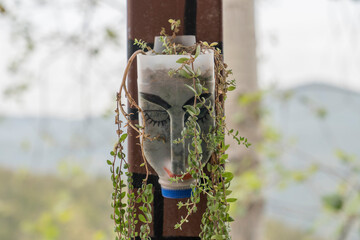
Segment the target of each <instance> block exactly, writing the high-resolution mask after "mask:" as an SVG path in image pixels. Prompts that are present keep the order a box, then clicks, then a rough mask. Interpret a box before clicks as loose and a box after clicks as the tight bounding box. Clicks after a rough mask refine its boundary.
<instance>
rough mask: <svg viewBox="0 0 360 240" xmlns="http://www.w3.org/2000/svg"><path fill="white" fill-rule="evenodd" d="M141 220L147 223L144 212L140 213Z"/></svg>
mask: <svg viewBox="0 0 360 240" xmlns="http://www.w3.org/2000/svg"><path fill="white" fill-rule="evenodd" d="M139 220H140V221H142V222H143V223H147V222H146V219H145V217H144V215H142V214H139Z"/></svg>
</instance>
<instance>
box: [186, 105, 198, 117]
mask: <svg viewBox="0 0 360 240" xmlns="http://www.w3.org/2000/svg"><path fill="white" fill-rule="evenodd" d="M184 108H185V109H186V110H187V112H188V113H189V114H190V115H192V116H194V115H197V111H196V109H195V108H194V107H193V106H191V105H185V106H184Z"/></svg>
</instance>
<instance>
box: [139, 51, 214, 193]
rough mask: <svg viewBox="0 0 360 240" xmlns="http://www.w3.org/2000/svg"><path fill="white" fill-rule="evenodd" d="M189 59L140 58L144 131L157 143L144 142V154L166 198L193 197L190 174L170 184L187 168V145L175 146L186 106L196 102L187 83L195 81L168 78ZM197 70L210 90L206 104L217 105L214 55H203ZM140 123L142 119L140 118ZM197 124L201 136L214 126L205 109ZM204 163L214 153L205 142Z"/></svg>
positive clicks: (172, 57) (166, 57) (177, 57)
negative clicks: (171, 180) (155, 173)
mask: <svg viewBox="0 0 360 240" xmlns="http://www.w3.org/2000/svg"><path fill="white" fill-rule="evenodd" d="M181 57H186V56H182V55H138V59H137V69H138V91H139V105H140V107H141V108H142V109H143V111H144V114H145V118H146V119H145V120H146V122H145V131H146V134H149V135H150V136H151V137H157V139H156V140H153V141H150V140H146V141H144V153H145V156H146V158H147V160H148V162H149V163H150V165H151V166H152V167H153V168H154V170H155V171H156V172H157V174H158V175H159V183H160V184H161V188H162V194H163V196H164V197H167V198H186V197H190V196H191V188H190V185H191V183H192V182H193V181H194V179H192V178H191V176H190V174H188V175H185V177H184V178H183V181H179V182H177V183H176V182H170V178H171V177H175V176H181V175H182V174H183V173H185V172H186V168H187V167H188V164H187V159H188V150H187V149H188V144H190V141H191V140H190V139H189V140H187V142H186V141H185V143H179V144H176V143H174V140H175V139H178V138H181V131H182V130H183V128H184V124H185V122H186V120H187V117H188V114H187V113H186V112H185V109H184V108H183V106H184V105H192V104H193V103H194V93H193V92H192V91H191V90H190V89H188V88H187V87H186V86H185V84H188V85H192V79H186V78H183V77H180V76H177V75H174V76H173V77H169V75H168V72H169V70H170V69H177V68H179V67H180V64H178V63H176V61H177V60H178V59H179V58H181ZM194 67H195V69H197V68H200V69H201V73H202V74H201V77H200V80H201V82H202V84H204V86H205V87H206V88H207V89H208V93H203V94H202V96H201V97H204V98H205V99H206V101H207V103H206V105H208V104H209V102H211V105H212V106H213V105H214V89H215V80H214V57H213V52H210V51H209V52H208V53H203V54H200V55H199V56H198V57H197V59H196V60H195V62H194ZM140 123H142V120H141V119H140ZM198 123H199V125H200V127H201V132H202V134H205V135H206V134H207V133H208V132H209V128H210V127H211V126H214V119H213V118H212V117H211V116H210V115H209V112H208V111H207V109H206V108H205V107H204V108H203V109H201V112H200V114H199V116H198ZM202 149H203V154H202V156H203V157H202V162H203V163H205V162H207V161H208V160H209V158H210V155H211V152H210V151H209V150H208V148H207V146H206V143H205V142H204V141H203V143H202Z"/></svg>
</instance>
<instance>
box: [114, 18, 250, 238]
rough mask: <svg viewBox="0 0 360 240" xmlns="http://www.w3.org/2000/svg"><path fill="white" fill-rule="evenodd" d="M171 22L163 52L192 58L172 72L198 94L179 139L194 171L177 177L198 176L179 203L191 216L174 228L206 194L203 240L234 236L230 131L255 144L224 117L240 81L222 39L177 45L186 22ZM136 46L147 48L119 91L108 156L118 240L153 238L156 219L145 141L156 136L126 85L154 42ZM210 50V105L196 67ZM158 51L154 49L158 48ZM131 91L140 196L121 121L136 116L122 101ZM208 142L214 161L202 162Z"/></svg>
mask: <svg viewBox="0 0 360 240" xmlns="http://www.w3.org/2000/svg"><path fill="white" fill-rule="evenodd" d="M169 23H170V24H171V30H172V31H173V33H172V35H171V36H170V35H167V34H166V32H165V29H164V28H163V29H162V31H161V35H162V36H161V41H162V43H163V46H164V51H163V53H162V54H166V55H170V54H176V55H177V54H181V55H186V57H181V58H179V59H178V60H177V63H179V64H180V67H179V68H178V69H173V70H171V71H169V76H174V75H179V76H182V77H183V78H186V79H191V80H192V84H191V85H187V87H188V88H189V89H190V90H191V91H192V92H193V93H194V95H195V101H194V104H192V105H186V106H184V108H185V109H186V112H187V114H188V115H189V117H188V118H187V121H186V122H185V127H184V129H183V131H182V136H181V138H179V139H177V140H175V142H177V143H180V142H184V141H185V139H190V142H191V143H190V144H189V146H188V151H189V155H188V169H187V171H186V174H185V173H184V174H183V175H182V176H180V177H174V178H173V179H172V181H174V182H176V181H182V180H183V179H184V177H185V176H186V175H188V174H190V175H191V176H192V177H193V178H194V179H195V181H194V183H193V184H192V185H191V188H192V196H191V197H190V198H189V199H188V200H187V201H186V202H179V203H178V207H179V208H186V209H187V214H186V215H185V216H182V217H181V220H180V222H178V223H177V224H176V225H175V226H174V227H175V229H182V226H183V224H184V223H185V222H188V221H189V220H188V219H189V216H190V215H191V214H193V213H195V212H196V211H197V205H198V203H199V202H200V196H201V195H205V196H206V198H207V208H206V211H205V213H204V214H203V216H202V221H201V223H202V224H201V233H200V237H201V238H202V239H230V235H229V232H230V226H229V222H231V221H232V220H233V219H232V218H231V217H230V215H229V209H230V203H232V202H235V201H236V199H235V198H230V197H229V195H230V194H231V191H230V190H229V189H228V188H229V186H230V183H231V180H232V179H233V174H232V173H231V172H227V171H226V170H225V164H226V162H227V158H228V155H227V154H226V153H225V152H226V150H227V149H228V148H229V145H226V144H225V141H224V139H225V135H227V134H228V135H231V136H232V137H233V138H234V139H236V141H237V142H238V144H243V145H244V146H245V147H249V146H250V143H249V142H248V140H247V139H246V138H245V137H241V136H239V132H237V131H236V132H234V130H232V129H228V128H227V127H226V123H225V116H224V101H225V100H226V93H227V91H232V90H234V89H235V81H234V80H228V79H227V78H228V77H229V75H231V73H232V72H231V70H228V69H227V65H226V64H225V63H224V62H223V58H222V55H221V51H220V49H219V48H216V45H217V43H211V44H208V43H207V42H200V43H197V44H196V45H194V46H190V47H185V46H182V45H180V44H175V43H174V41H173V40H174V39H175V36H176V33H177V32H178V31H179V27H180V20H172V19H170V20H169ZM135 44H136V45H138V46H139V47H140V48H141V50H138V51H136V52H135V53H134V54H133V55H132V56H131V57H130V59H129V62H128V66H127V67H126V71H125V74H124V77H123V81H122V84H121V86H120V90H119V92H118V93H117V108H116V110H115V112H116V118H115V123H116V124H117V126H118V129H117V135H118V141H117V142H116V144H115V146H114V149H113V151H111V153H110V154H111V156H113V159H112V160H108V161H107V163H108V164H109V167H110V172H111V179H112V181H113V189H114V191H113V194H112V198H113V203H112V207H113V209H114V213H113V214H112V215H111V218H112V219H113V220H114V224H115V232H116V233H117V237H116V239H117V240H119V239H132V238H134V237H138V236H139V237H140V238H141V239H149V234H150V228H149V224H150V223H151V222H152V217H151V202H152V201H153V198H154V197H153V195H152V185H150V184H147V183H146V181H147V176H148V165H147V162H146V157H145V155H144V150H143V143H144V140H146V139H148V140H153V139H154V138H152V137H151V136H149V135H147V134H145V128H146V125H145V117H144V112H143V111H142V109H141V108H140V107H139V106H138V104H137V103H136V102H135V101H134V100H133V98H132V96H131V95H130V94H129V93H128V91H127V89H126V85H125V82H126V76H127V72H128V70H129V67H130V66H131V64H132V62H133V60H134V59H135V57H136V56H137V55H138V54H144V50H148V51H152V49H150V48H149V47H148V45H147V44H146V43H145V42H144V41H142V40H137V39H136V40H135ZM206 51H213V52H214V65H215V81H216V84H215V104H213V105H211V104H206V101H205V99H204V98H201V97H200V96H201V94H202V93H206V92H207V91H208V89H206V88H205V87H204V86H203V85H202V84H201V81H200V76H201V71H200V69H195V68H194V62H195V61H196V59H197V58H198V56H199V55H200V54H201V53H205V52H206ZM152 52H153V53H155V52H154V51H152ZM123 92H124V93H125V96H126V97H127V98H128V101H129V103H130V105H131V106H132V107H135V108H137V109H138V112H139V114H141V115H142V121H143V122H142V125H141V126H143V127H141V126H139V125H133V123H132V122H131V121H130V120H128V121H127V122H126V126H130V127H131V128H133V129H134V130H135V131H136V132H137V133H138V135H139V137H140V139H141V140H140V146H141V151H142V156H143V159H144V162H143V164H141V165H142V166H143V167H145V168H146V173H147V175H146V178H145V179H144V181H143V183H142V187H141V188H140V189H138V190H137V192H136V194H135V190H134V187H133V185H132V178H131V177H132V175H131V173H130V172H125V173H124V172H123V168H124V169H127V168H128V167H129V165H128V163H127V162H126V160H125V154H124V152H123V149H124V148H123V144H124V141H125V139H126V137H127V134H126V133H123V131H122V130H121V126H122V122H121V121H120V118H119V114H120V112H121V113H122V114H123V115H124V116H125V118H126V119H129V116H130V114H128V113H126V111H125V110H124V108H123V106H124V104H122V98H121V94H122V93H123ZM201 108H206V109H207V110H208V112H209V114H210V116H211V117H212V118H213V119H214V120H215V127H213V128H212V129H211V131H209V133H208V134H203V133H202V132H201V128H200V126H199V124H198V121H197V120H198V116H199V114H200V112H201V111H200V109H201ZM203 141H205V142H206V143H207V146H208V147H209V148H210V149H211V151H212V152H213V154H212V156H211V158H210V161H209V162H208V163H205V164H204V163H202V162H201V159H202V152H203V149H202V146H201V145H202V142H203ZM124 174H125V176H127V179H128V183H127V185H128V189H129V190H128V193H127V194H126V192H125V187H126V184H125V182H124V179H123V175H124ZM125 196H127V202H126V203H125ZM135 203H136V204H140V205H141V204H142V205H141V206H140V207H139V208H138V209H139V210H140V211H141V213H140V212H137V209H136V208H135ZM138 223H141V226H140V232H139V233H138V232H137V230H136V227H135V226H136V225H137V224H138Z"/></svg>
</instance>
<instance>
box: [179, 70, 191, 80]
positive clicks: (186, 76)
mask: <svg viewBox="0 0 360 240" xmlns="http://www.w3.org/2000/svg"><path fill="white" fill-rule="evenodd" d="M179 74H180V75H181V76H183V77H184V78H189V79H190V78H192V77H191V76H190V74H189V73H188V72H187V71H185V70H184V69H180V70H179Z"/></svg>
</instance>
